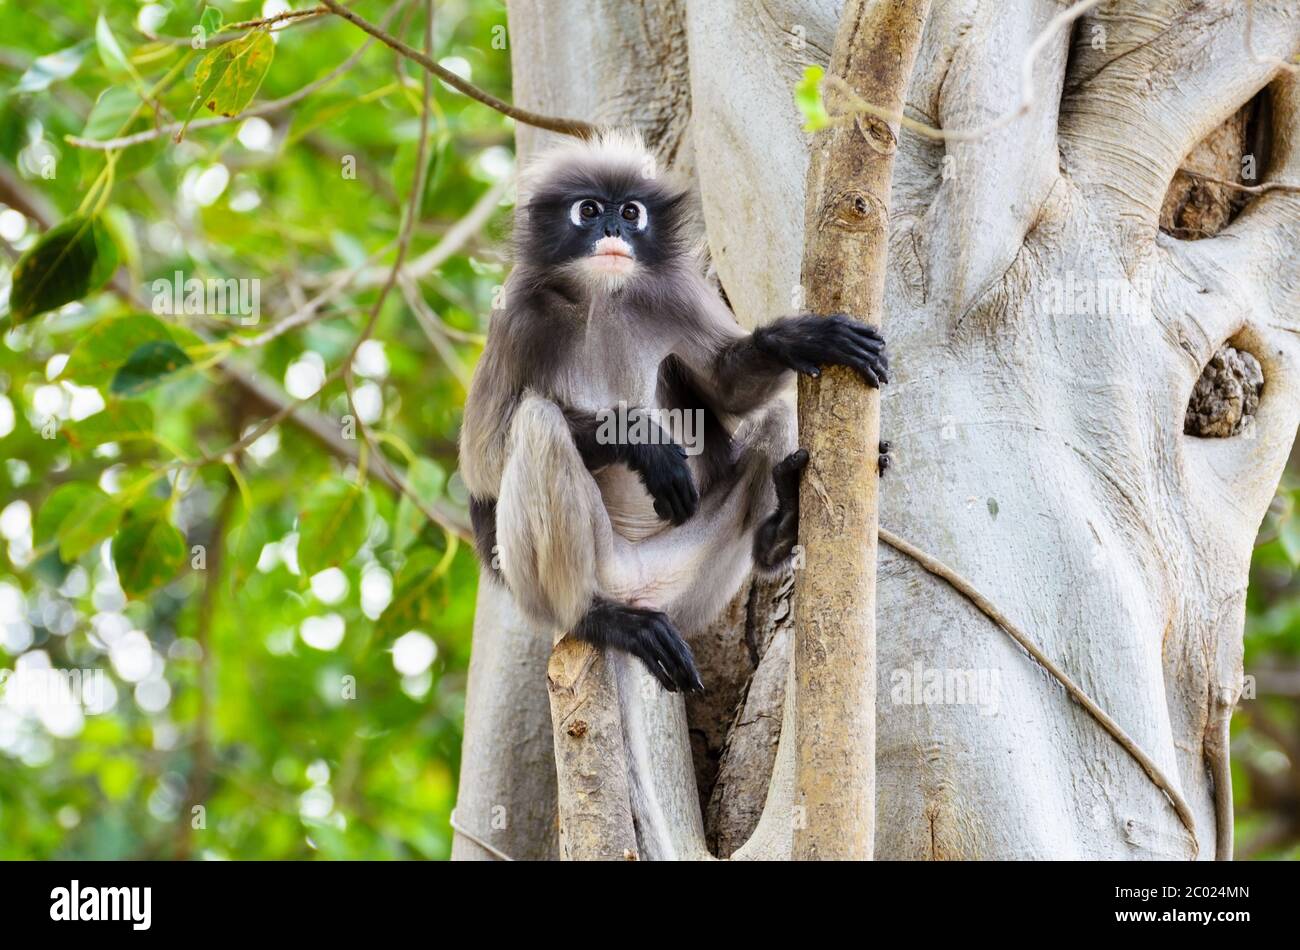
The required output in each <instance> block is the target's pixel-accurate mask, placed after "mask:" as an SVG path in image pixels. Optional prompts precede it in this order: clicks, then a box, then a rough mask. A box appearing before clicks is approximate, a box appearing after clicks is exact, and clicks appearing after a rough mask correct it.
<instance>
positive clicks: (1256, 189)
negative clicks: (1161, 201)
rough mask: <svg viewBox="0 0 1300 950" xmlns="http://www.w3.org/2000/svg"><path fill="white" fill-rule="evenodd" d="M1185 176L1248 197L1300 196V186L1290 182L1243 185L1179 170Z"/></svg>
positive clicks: (1196, 172)
mask: <svg viewBox="0 0 1300 950" xmlns="http://www.w3.org/2000/svg"><path fill="white" fill-rule="evenodd" d="M1178 170H1179V171H1180V172H1182V173H1183V174H1184V175H1191V176H1192V177H1193V178H1199V179H1201V181H1208V182H1210V183H1211V184H1215V185H1221V186H1222V187H1224V188H1228V189H1231V190H1232V191H1239V192H1241V193H1242V194H1247V195H1266V194H1268V193H1269V192H1272V191H1284V192H1292V193H1297V194H1300V185H1295V184H1292V183H1291V182H1288V181H1266V182H1264V183H1263V184H1262V185H1242V184H1240V183H1238V182H1235V181H1228V180H1226V179H1224V178H1215V177H1214V176H1213V175H1207V174H1205V172H1198V171H1196V170H1195V169H1192V168H1180V169H1178Z"/></svg>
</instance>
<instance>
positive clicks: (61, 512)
mask: <svg viewBox="0 0 1300 950" xmlns="http://www.w3.org/2000/svg"><path fill="white" fill-rule="evenodd" d="M95 490H96V489H95V486H94V485H87V484H85V483H84V482H69V483H68V484H66V485H60V486H59V487H58V488H56V489H54V491H52V492H50V494H49V497H47V498H46V499H45V503H44V504H43V505H41V510H40V511H39V512H38V513H37V515H36V523H35V524H34V525H33V526H32V543H33V544H34V545H35V546H36V547H38V548H39V547H43V546H44V545H46V544H51V543H53V542H54V541H55V540H56V539H57V537H58V532H59V527H60V526H61V525H62V524H63V522H64V520H65V519H66V518H67V517H68V515H70V514H71V513H72V510H73V509H74V508H76V507H77V506H78V505H80V504H81V503H82V502H84V501H85V500H86V499H87V498H88V497H90V495H91V493H93V492H94V491H95Z"/></svg>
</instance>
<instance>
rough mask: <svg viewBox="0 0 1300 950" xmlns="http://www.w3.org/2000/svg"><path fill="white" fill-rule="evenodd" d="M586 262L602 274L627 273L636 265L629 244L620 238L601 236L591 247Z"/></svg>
mask: <svg viewBox="0 0 1300 950" xmlns="http://www.w3.org/2000/svg"><path fill="white" fill-rule="evenodd" d="M587 264H588V266H590V267H591V269H592V270H595V271H597V272H598V273H602V274H619V275H622V274H629V273H631V271H632V268H633V267H634V266H636V261H635V259H634V258H633V257H632V248H631V246H630V245H629V244H628V243H627V242H626V241H624V240H622V239H621V238H601V239H600V240H599V241H597V242H596V246H595V247H593V248H592V249H591V256H590V257H588V258H587Z"/></svg>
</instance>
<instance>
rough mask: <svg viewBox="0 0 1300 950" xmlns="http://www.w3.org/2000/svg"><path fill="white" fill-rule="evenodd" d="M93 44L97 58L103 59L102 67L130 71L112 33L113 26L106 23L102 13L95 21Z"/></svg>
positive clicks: (112, 70)
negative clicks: (95, 47)
mask: <svg viewBox="0 0 1300 950" xmlns="http://www.w3.org/2000/svg"><path fill="white" fill-rule="evenodd" d="M95 45H96V46H97V47H98V48H99V58H100V59H101V60H102V61H103V63H104V68H105V69H107V70H108V71H109V72H110V73H127V74H129V73H130V72H131V67H130V66H128V65H127V61H126V54H125V53H124V52H122V46H121V44H119V43H118V42H117V37H116V36H114V35H113V28H112V27H110V26H109V25H108V21H107V20H105V19H104V14H102V13H101V14H100V15H99V19H98V20H96V21H95Z"/></svg>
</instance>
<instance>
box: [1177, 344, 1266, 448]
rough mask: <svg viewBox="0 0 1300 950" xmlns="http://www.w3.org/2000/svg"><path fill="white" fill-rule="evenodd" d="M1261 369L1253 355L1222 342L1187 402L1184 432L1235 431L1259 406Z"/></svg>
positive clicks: (1214, 435) (1219, 435) (1217, 435)
mask: <svg viewBox="0 0 1300 950" xmlns="http://www.w3.org/2000/svg"><path fill="white" fill-rule="evenodd" d="M1263 391H1264V370H1263V367H1261V366H1260V365H1259V360H1257V359H1256V358H1255V357H1254V355H1252V354H1251V353H1250V352H1248V351H1247V350H1244V349H1239V348H1238V347H1237V346H1234V345H1233V344H1232V343H1231V342H1229V343H1225V344H1224V345H1223V346H1221V347H1219V349H1218V350H1217V351H1216V352H1215V354H1214V356H1212V357H1210V362H1209V363H1207V364H1206V366H1205V369H1203V370H1202V371H1201V378H1200V379H1198V380H1197V381H1196V386H1195V387H1194V388H1193V389H1192V398H1191V399H1190V400H1189V401H1188V403H1187V416H1186V417H1185V418H1184V420H1183V432H1184V433H1185V434H1187V435H1193V436H1197V437H1199V438H1203V439H1226V438H1229V437H1231V436H1234V435H1237V434H1238V433H1240V432H1241V431H1242V429H1244V428H1245V427H1246V426H1247V425H1248V424H1249V423H1250V421H1251V419H1253V418H1254V416H1255V413H1256V412H1257V411H1258V410H1259V397H1260V395H1261V394H1262V393H1263Z"/></svg>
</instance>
